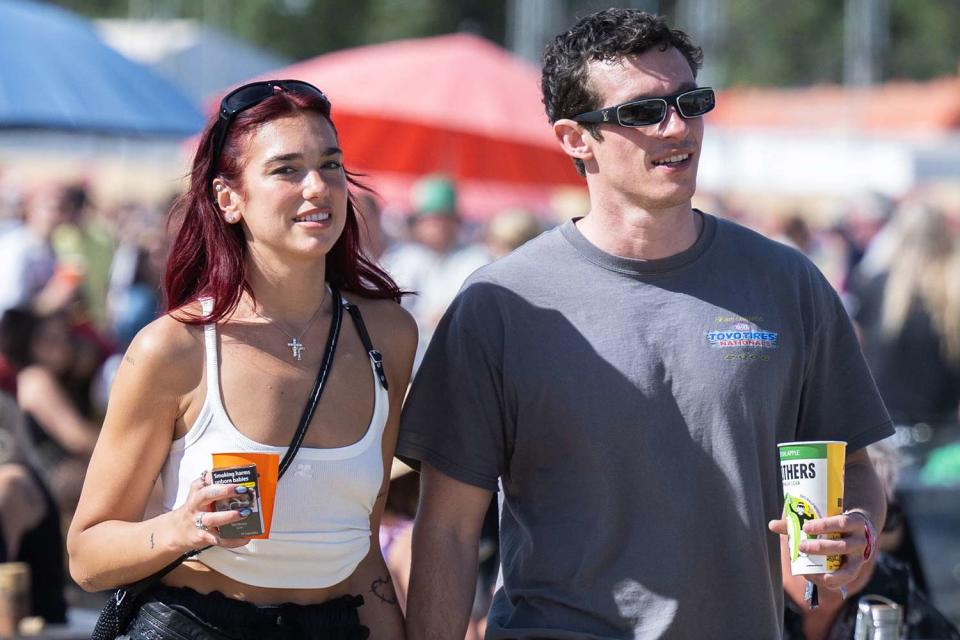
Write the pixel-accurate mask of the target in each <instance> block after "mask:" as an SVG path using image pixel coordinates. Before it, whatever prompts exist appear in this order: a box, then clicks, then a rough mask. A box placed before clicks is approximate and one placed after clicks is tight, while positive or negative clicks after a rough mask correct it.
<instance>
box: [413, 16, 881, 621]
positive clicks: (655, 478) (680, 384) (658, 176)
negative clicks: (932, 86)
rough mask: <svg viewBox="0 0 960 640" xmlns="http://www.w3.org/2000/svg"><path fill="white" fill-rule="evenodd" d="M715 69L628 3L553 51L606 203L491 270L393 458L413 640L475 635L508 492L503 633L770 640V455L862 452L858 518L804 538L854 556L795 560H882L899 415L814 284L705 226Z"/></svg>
mask: <svg viewBox="0 0 960 640" xmlns="http://www.w3.org/2000/svg"><path fill="white" fill-rule="evenodd" d="M699 60H700V52H699V49H697V48H696V47H694V46H693V45H692V44H690V42H689V40H688V39H687V38H686V36H685V35H683V34H682V33H680V32H676V31H670V30H669V29H668V27H667V26H666V25H665V24H664V23H663V22H662V20H660V19H658V18H655V17H652V16H650V15H648V14H645V13H642V12H639V11H635V10H626V9H612V10H608V11H604V12H600V13H598V14H594V15H593V16H590V17H588V18H585V19H584V20H583V21H581V22H580V23H579V24H578V25H576V26H575V27H574V28H573V29H572V30H571V31H569V32H567V33H566V34H564V35H562V36H560V37H558V38H557V40H556V41H555V42H554V44H552V45H551V46H550V47H548V50H547V52H546V54H545V69H544V80H543V87H544V94H545V98H544V102H545V104H546V105H547V111H548V115H549V116H550V119H551V121H552V122H554V130H555V132H556V134H557V138H558V140H559V141H560V144H561V146H562V148H563V149H564V150H565V151H566V152H567V154H568V155H570V156H571V157H573V158H574V159H575V160H578V161H579V162H580V164H579V165H578V166H579V167H580V168H581V169H582V171H583V172H584V173H585V174H586V179H587V185H588V187H589V190H590V195H591V204H592V207H591V211H590V213H589V214H588V215H587V216H586V217H584V218H582V219H579V220H575V221H571V222H569V223H567V224H565V225H563V226H561V227H559V228H558V229H555V230H553V231H550V232H548V233H546V234H543V235H542V236H540V237H539V238H537V239H535V240H533V241H531V242H530V243H528V244H527V245H525V246H524V247H522V248H521V249H519V250H518V251H516V252H515V253H513V254H511V255H510V256H508V257H507V258H504V259H503V260H500V261H499V262H496V263H494V264H492V265H490V266H488V267H485V268H483V269H481V270H479V271H478V272H476V273H475V274H474V275H473V276H472V277H471V278H470V279H469V280H468V282H467V283H466V284H465V286H464V288H463V289H462V291H461V293H460V295H459V296H458V297H457V299H456V300H455V301H454V303H453V305H452V306H451V308H450V310H449V311H448V313H447V314H446V316H445V317H444V319H443V320H442V321H441V323H440V325H439V327H438V329H437V332H436V334H435V335H434V338H433V341H432V343H431V345H430V347H429V349H428V351H427V354H426V357H425V359H424V362H423V365H422V367H421V369H420V371H419V373H418V375H417V378H416V380H415V382H414V386H413V388H412V390H411V393H410V397H409V399H408V401H407V406H406V408H405V410H404V415H403V419H402V424H401V432H400V438H399V442H398V445H397V452H398V454H399V455H401V456H403V457H405V458H407V459H409V460H412V461H417V462H420V463H422V464H421V466H422V486H423V488H422V492H421V508H420V512H419V514H418V516H417V524H416V528H415V532H414V555H413V568H412V579H411V587H410V592H409V598H408V625H407V626H408V632H409V635H410V637H411V638H462V637H463V630H464V628H465V625H466V620H467V616H468V614H469V608H470V603H471V601H472V595H473V586H474V579H475V575H476V557H477V555H476V554H477V536H478V533H479V529H480V524H481V521H482V518H483V513H484V511H485V509H486V506H487V504H488V503H489V500H490V496H491V495H492V493H493V492H495V491H497V489H498V486H499V487H501V488H502V492H503V493H502V495H503V502H502V509H501V558H502V565H503V584H502V586H501V587H500V589H499V590H498V591H497V594H496V596H495V598H494V602H493V605H492V608H491V611H490V616H489V622H488V628H487V635H486V637H487V638H488V639H506V638H641V639H646V638H699V637H705V638H712V639H714V638H720V639H723V638H731V639H733V638H736V639H744V638H764V639H766V638H777V637H779V635H780V633H781V629H782V619H783V618H782V616H783V591H782V586H781V576H780V562H779V538H778V537H777V535H774V533H771V530H773V531H775V532H776V533H783V532H784V531H785V529H784V527H783V523H782V521H781V520H779V518H780V515H781V506H782V494H781V491H780V483H779V477H778V468H779V465H778V460H777V449H776V443H777V442H784V441H795V440H827V439H829V440H845V441H847V442H848V452H849V454H848V458H847V466H846V506H847V508H848V509H849V510H855V513H854V514H851V515H844V516H834V517H832V518H824V519H820V520H814V521H811V522H810V523H808V525H807V526H808V527H809V529H808V530H809V531H812V532H814V533H825V532H838V533H840V534H841V535H842V539H841V540H838V541H826V540H824V541H815V542H807V543H804V544H805V545H806V547H805V550H807V551H809V552H811V553H827V552H831V553H832V552H837V553H841V554H843V555H844V556H845V566H844V568H843V569H842V570H841V571H840V572H838V573H837V574H835V575H833V576H830V577H817V578H815V580H816V582H817V584H818V585H819V586H821V587H823V588H828V589H839V588H840V587H841V586H842V585H843V584H846V583H848V582H849V581H850V580H852V579H853V577H854V576H855V575H856V574H857V573H858V572H859V571H860V570H861V569H862V567H863V566H864V564H865V562H866V561H868V560H867V559H865V557H864V556H865V555H868V556H869V554H865V553H864V552H865V549H866V547H867V540H866V537H867V530H868V529H869V528H870V527H873V525H874V523H875V524H878V525H879V524H880V523H882V520H883V516H884V503H883V494H882V491H881V490H880V487H879V483H878V482H877V479H876V476H875V474H874V472H873V468H872V467H871V466H870V463H869V459H868V458H867V457H866V455H865V452H864V447H865V446H866V445H867V444H870V443H871V442H874V441H876V440H878V439H880V438H883V437H885V436H887V435H889V434H890V433H892V427H891V424H890V420H889V418H888V416H887V414H886V411H885V410H884V408H883V405H882V404H881V402H880V399H879V397H878V394H877V391H876V388H875V386H874V384H873V381H872V379H871V378H870V375H869V372H868V371H867V368H866V366H865V364H864V361H863V357H862V356H861V354H860V350H859V347H858V345H857V341H856V338H855V336H854V333H853V331H852V329H851V326H850V322H849V320H848V319H847V316H846V314H845V312H844V310H843V308H842V307H841V305H840V303H839V301H838V299H837V296H836V294H835V293H834V292H833V290H832V289H831V288H830V286H829V285H828V284H827V282H826V281H825V280H824V278H823V277H822V275H821V274H820V273H819V272H818V271H817V269H816V268H815V267H814V266H813V265H812V264H811V263H810V262H809V261H808V260H807V259H806V258H804V257H803V256H802V255H801V254H799V253H797V252H796V251H794V250H792V249H789V248H787V247H785V246H783V245H780V244H777V243H774V242H772V241H770V240H767V239H765V238H763V237H761V236H759V235H757V234H755V233H753V232H751V231H748V230H746V229H744V228H742V227H739V226H737V225H735V224H733V223H730V222H726V221H722V220H717V219H716V218H714V217H713V216H710V215H707V214H704V213H701V212H699V211H696V210H694V209H692V207H691V203H690V200H691V197H692V195H693V192H694V187H695V181H696V168H697V160H698V157H699V151H700V144H701V140H702V134H703V122H702V118H700V117H699V116H701V115H702V114H703V113H705V112H706V111H708V110H709V109H710V108H711V107H712V104H713V102H712V101H713V95H712V92H710V91H709V90H706V91H698V90H696V84H695V83H694V71H695V69H696V68H697V65H698V64H699ZM578 92H579V93H578ZM677 94H692V95H686V96H684V95H680V97H679V98H678V97H676V96H677ZM662 96H667V99H666V100H664V101H657V100H654V101H651V102H645V103H642V104H634V105H630V106H628V107H623V108H620V109H617V108H616V107H613V106H610V107H609V108H600V107H604V106H605V105H618V104H620V103H625V102H629V101H636V100H638V99H649V98H659V97H662ZM671 96H672V97H671ZM598 108H600V109H599V110H598V111H594V110H595V109H598ZM594 122H595V123H596V124H594ZM624 125H632V126H624ZM771 520H773V521H774V522H770V521H771ZM768 523H769V529H768Z"/></svg>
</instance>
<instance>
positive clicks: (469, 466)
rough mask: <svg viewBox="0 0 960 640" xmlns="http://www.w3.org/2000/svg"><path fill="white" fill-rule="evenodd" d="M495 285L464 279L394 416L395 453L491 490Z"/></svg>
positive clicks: (497, 385) (497, 328)
mask: <svg viewBox="0 0 960 640" xmlns="http://www.w3.org/2000/svg"><path fill="white" fill-rule="evenodd" d="M492 289H495V287H494V286H493V285H490V284H486V283H479V284H473V285H468V286H466V287H465V288H464V290H463V291H461V293H460V294H459V295H458V296H457V298H456V299H455V300H454V301H453V303H452V304H451V306H450V308H449V309H447V312H446V314H444V317H443V319H442V320H441V321H440V324H439V326H438V327H437V330H436V332H435V333H434V335H433V339H432V340H431V342H430V346H429V347H428V348H427V352H426V355H425V356H424V358H423V363H422V364H421V365H420V369H419V371H418V372H417V375H416V378H415V379H414V382H413V386H412V388H411V390H410V395H409V396H408V398H407V401H406V404H405V405H404V409H403V414H402V417H401V420H400V436H399V439H398V442H397V456H398V457H399V458H401V459H402V460H404V461H405V462H407V463H408V464H411V465H412V466H414V467H418V466H419V465H418V463H419V462H427V463H428V464H430V465H431V466H433V467H435V468H437V469H438V470H440V471H441V472H443V473H445V474H446V475H448V476H450V477H452V478H454V479H456V480H459V481H461V482H465V483H467V484H471V485H474V486H477V487H480V488H482V489H488V490H490V491H496V490H497V479H498V477H499V476H500V475H501V474H502V473H503V472H504V469H505V466H506V462H505V454H504V452H505V450H506V446H505V439H504V419H503V416H504V406H503V405H504V398H503V385H502V379H503V378H502V366H503V358H502V354H503V321H502V318H501V317H500V315H499V313H497V311H496V308H497V305H496V300H495V296H494V295H493V293H494V292H493V291H492Z"/></svg>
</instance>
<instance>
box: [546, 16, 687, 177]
mask: <svg viewBox="0 0 960 640" xmlns="http://www.w3.org/2000/svg"><path fill="white" fill-rule="evenodd" d="M654 47H659V48H660V50H661V51H666V50H667V49H668V48H669V47H674V48H675V49H677V50H678V51H679V52H680V53H682V54H683V57H684V58H686V59H687V62H688V63H690V69H691V70H693V74H694V75H696V74H697V71H698V70H699V69H700V65H701V64H702V62H703V50H702V49H700V47H698V46H696V45H695V44H693V42H692V41H691V40H690V36H688V35H687V34H686V33H684V32H683V31H680V30H679V29H671V28H670V25H668V24H667V22H666V20H664V19H663V18H662V17H660V16H656V15H652V14H649V13H646V12H645V11H640V10H639V9H605V10H604V11H598V12H597V13H594V14H592V15H589V16H587V17H586V18H583V19H581V20H580V21H579V22H577V24H575V25H574V26H573V28H572V29H570V30H569V31H567V32H565V33H561V34H560V35H558V36H557V37H556V38H554V40H553V42H551V43H549V44H548V45H547V46H546V48H545V49H544V51H543V75H542V77H541V79H540V89H541V91H542V92H543V105H544V107H546V110H547V118H548V119H549V120H550V122H551V123H553V122H556V121H557V120H560V119H561V118H572V117H573V116H575V115H577V114H580V113H584V112H586V111H593V110H595V109H599V108H600V107H602V106H603V105H601V104H599V102H600V98H599V96H597V95H596V94H595V93H593V92H592V91H591V90H590V87H589V86H588V83H587V80H588V78H587V64H588V63H590V62H591V61H595V60H616V59H617V58H622V57H624V56H628V55H636V54H641V53H645V52H646V51H649V50H650V49H653V48H654ZM584 127H586V129H587V130H588V131H590V135H592V136H593V137H594V138H596V139H597V140H602V139H603V138H602V136H601V135H600V131H599V129H598V126H597V125H595V124H585V125H584ZM573 162H574V164H575V165H576V166H577V171H579V172H580V175H581V176H583V175H586V170H585V169H584V166H583V161H582V160H579V159H577V158H574V160H573Z"/></svg>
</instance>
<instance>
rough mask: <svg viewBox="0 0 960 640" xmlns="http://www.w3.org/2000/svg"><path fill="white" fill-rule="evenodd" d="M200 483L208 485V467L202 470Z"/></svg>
mask: <svg viewBox="0 0 960 640" xmlns="http://www.w3.org/2000/svg"><path fill="white" fill-rule="evenodd" d="M200 483H201V484H202V485H203V486H207V470H206V469H204V470H203V471H201V472H200Z"/></svg>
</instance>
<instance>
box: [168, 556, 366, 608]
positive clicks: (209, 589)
mask: <svg viewBox="0 0 960 640" xmlns="http://www.w3.org/2000/svg"><path fill="white" fill-rule="evenodd" d="M163 583H164V584H165V585H167V586H170V587H189V588H190V589H193V590H194V591H197V592H199V593H204V594H206V593H213V592H214V591H219V592H220V593H222V594H223V595H225V596H227V597H228V598H233V599H235V600H243V601H244V602H252V603H254V604H259V605H272V604H284V603H287V602H290V603H293V604H320V603H322V602H326V601H327V600H333V599H335V598H339V597H340V596H345V595H356V593H357V591H356V589H354V590H351V588H350V587H351V586H352V585H351V580H350V578H347V579H346V580H344V581H343V582H341V583H340V584H336V585H334V586H332V587H326V588H321V589H284V588H279V589H278V588H273V587H256V586H253V585H249V584H244V583H243V582H237V581H236V580H232V579H231V578H228V577H227V576H225V575H223V574H222V573H219V572H217V571H214V570H213V569H211V568H209V567H207V566H206V565H204V564H202V563H200V562H197V561H188V562H184V563H183V564H182V565H180V566H179V567H177V568H176V569H174V570H173V571H171V572H170V573H169V574H168V575H167V576H165V577H164V578H163Z"/></svg>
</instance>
